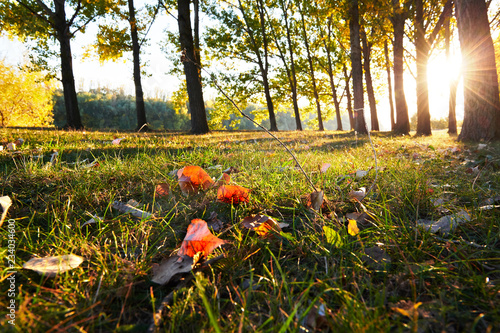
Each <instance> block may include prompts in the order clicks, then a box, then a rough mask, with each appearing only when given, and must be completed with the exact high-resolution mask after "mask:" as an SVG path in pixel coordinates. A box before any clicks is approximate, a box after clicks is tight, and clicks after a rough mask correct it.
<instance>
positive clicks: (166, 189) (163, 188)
mask: <svg viewBox="0 0 500 333" xmlns="http://www.w3.org/2000/svg"><path fill="white" fill-rule="evenodd" d="M169 193H170V186H169V185H168V184H167V183H160V184H158V185H156V188H155V195H157V196H159V197H167V196H168V194H169Z"/></svg>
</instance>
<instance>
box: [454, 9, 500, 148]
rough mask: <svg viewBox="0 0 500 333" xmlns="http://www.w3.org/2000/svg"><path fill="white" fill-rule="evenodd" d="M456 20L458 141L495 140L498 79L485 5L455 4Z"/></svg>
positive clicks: (498, 134)
mask: <svg viewBox="0 0 500 333" xmlns="http://www.w3.org/2000/svg"><path fill="white" fill-rule="evenodd" d="M456 16H457V25H458V34H459V39H460V50H461V53H462V64H463V68H464V74H463V78H464V123H463V126H462V131H461V132H460V135H459V136H458V139H459V140H462V141H469V140H471V141H479V140H498V139H500V99H499V95H498V94H499V92H498V76H497V71H496V64H495V50H494V48H493V40H492V38H491V32H490V26H489V21H488V13H487V7H486V3H485V1H484V0H457V3H456Z"/></svg>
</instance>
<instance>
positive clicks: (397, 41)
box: [392, 0, 410, 135]
mask: <svg viewBox="0 0 500 333" xmlns="http://www.w3.org/2000/svg"><path fill="white" fill-rule="evenodd" d="M392 4H393V6H394V14H393V17H392V24H393V27H394V50H393V53H394V99H395V101H396V126H395V127H394V133H396V134H405V135H408V134H410V120H409V117H408V105H407V104H406V96H405V90H404V83H403V73H404V61H403V56H404V47H403V39H404V33H405V20H406V17H405V16H406V12H402V9H401V8H400V6H399V0H392Z"/></svg>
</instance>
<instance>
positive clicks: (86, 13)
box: [0, 0, 115, 129]
mask: <svg viewBox="0 0 500 333" xmlns="http://www.w3.org/2000/svg"><path fill="white" fill-rule="evenodd" d="M114 5H115V2H114V1H113V0H102V1H82V0H79V1H75V0H54V1H50V2H49V1H44V0H17V1H2V2H1V3H0V22H1V23H0V31H7V32H8V33H9V34H10V35H14V36H17V37H18V38H20V39H21V40H27V39H30V40H34V41H36V42H37V47H36V48H35V50H34V51H35V52H39V53H43V52H47V51H48V48H49V47H50V41H51V40H56V41H57V42H58V43H59V52H58V56H59V58H60V62H61V82H62V86H63V90H64V103H65V108H66V125H65V128H71V129H82V128H83V125H82V121H81V118H80V111H79V109H78V101H77V97H76V88H75V78H74V74H73V56H72V53H71V40H72V39H73V38H74V37H75V35H76V33H77V32H79V31H83V30H85V28H86V26H87V25H88V24H89V23H90V22H92V21H93V20H94V19H95V18H96V17H98V16H101V15H103V14H105V13H107V12H109V10H111V8H113V6H114ZM68 13H69V14H68ZM44 60H45V59H41V62H43V61H44Z"/></svg>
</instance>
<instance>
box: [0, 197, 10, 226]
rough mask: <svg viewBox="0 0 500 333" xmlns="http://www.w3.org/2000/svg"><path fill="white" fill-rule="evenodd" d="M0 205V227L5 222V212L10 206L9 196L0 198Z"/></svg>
mask: <svg viewBox="0 0 500 333" xmlns="http://www.w3.org/2000/svg"><path fill="white" fill-rule="evenodd" d="M0 205H1V206H2V209H3V211H2V216H1V217H0V227H1V226H2V224H3V221H4V220H5V217H6V216H7V211H8V210H9V207H10V206H12V200H11V199H10V197H9V196H3V197H0Z"/></svg>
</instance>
